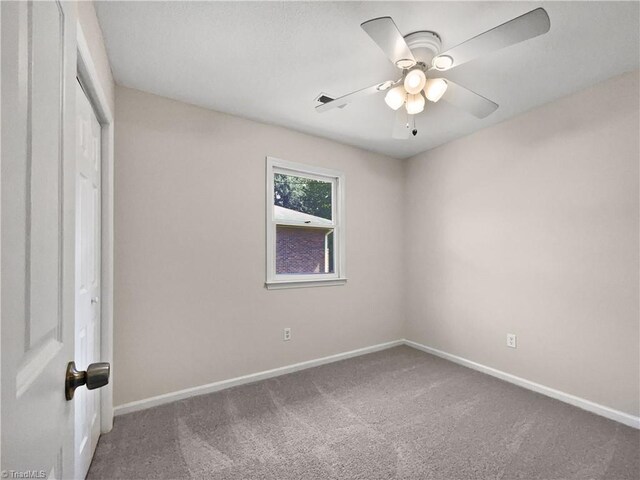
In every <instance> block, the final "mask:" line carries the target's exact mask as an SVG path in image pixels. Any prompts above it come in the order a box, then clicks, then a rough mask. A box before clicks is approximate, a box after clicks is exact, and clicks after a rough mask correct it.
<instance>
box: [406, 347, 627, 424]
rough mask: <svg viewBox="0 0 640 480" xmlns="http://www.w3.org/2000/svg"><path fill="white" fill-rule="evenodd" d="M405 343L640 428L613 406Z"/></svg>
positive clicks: (438, 351) (434, 350)
mask: <svg viewBox="0 0 640 480" xmlns="http://www.w3.org/2000/svg"><path fill="white" fill-rule="evenodd" d="M404 344H405V345H407V346H409V347H413V348H415V349H418V350H422V351H423V352H426V353H430V354H432V355H436V356H437V357H441V358H444V359H445V360H449V361H451V362H454V363H457V364H459V365H463V366H465V367H469V368H472V369H473V370H478V371H479V372H482V373H486V374H487V375H491V376H493V377H496V378H499V379H501V380H504V381H506V382H509V383H513V384H515V385H518V386H520V387H523V388H526V389H527V390H532V391H534V392H537V393H541V394H542V395H546V396H547V397H551V398H555V399H556V400H560V401H562V402H565V403H568V404H570V405H573V406H575V407H578V408H581V409H583V410H587V411H588V412H591V413H595V414H596V415H600V416H603V417H606V418H608V419H610V420H615V421H616V422H620V423H623V424H625V425H628V426H630V427H633V428H638V429H640V417H636V416H633V415H630V414H628V413H624V412H621V411H619V410H614V409H613V408H609V407H605V406H604V405H600V404H598V403H595V402H592V401H590V400H586V399H584V398H580V397H576V396H575V395H571V394H569V393H565V392H561V391H560V390H556V389H554V388H550V387H546V386H544V385H540V384H539V383H535V382H531V381H529V380H525V379H524V378H520V377H516V376H515V375H511V374H510V373H506V372H503V371H501V370H497V369H495V368H491V367H487V366H486V365H482V364H480V363H476V362H473V361H471V360H467V359H466V358H462V357H458V356H457V355H452V354H450V353H447V352H443V351H442V350H437V349H435V348H431V347H427V346H426V345H422V344H420V343H417V342H413V341H411V340H404Z"/></svg>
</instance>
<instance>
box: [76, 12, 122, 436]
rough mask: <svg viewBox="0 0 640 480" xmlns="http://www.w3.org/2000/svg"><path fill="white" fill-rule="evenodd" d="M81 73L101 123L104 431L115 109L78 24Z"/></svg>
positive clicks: (109, 401) (108, 423)
mask: <svg viewBox="0 0 640 480" xmlns="http://www.w3.org/2000/svg"><path fill="white" fill-rule="evenodd" d="M76 37H77V50H78V58H77V63H78V67H77V68H78V70H77V76H78V78H79V79H80V83H81V85H82V87H83V88H84V91H85V94H86V95H87V98H88V99H89V103H91V106H92V107H93V110H94V112H95V114H96V117H97V119H98V123H100V127H101V144H102V146H101V151H100V162H101V171H100V174H101V215H100V221H101V224H102V225H101V238H100V241H101V247H100V259H101V261H100V263H101V273H100V290H101V292H100V303H99V305H100V317H101V318H100V361H101V362H109V363H110V364H111V365H112V369H111V379H110V381H109V384H108V385H106V386H104V387H103V388H101V389H100V432H101V433H107V432H109V431H110V430H111V428H112V427H113V376H114V369H113V205H114V203H113V192H114V190H113V179H114V171H113V163H114V162H113V159H114V142H113V138H114V125H113V123H114V122H113V112H112V111H111V107H110V105H109V102H108V101H107V96H106V93H105V91H104V88H103V87H102V84H101V83H100V78H99V76H98V71H97V69H96V66H95V63H94V61H93V58H92V56H91V51H90V50H89V45H88V43H87V39H86V37H85V35H84V32H83V31H82V26H81V25H80V23H79V22H77V27H76Z"/></svg>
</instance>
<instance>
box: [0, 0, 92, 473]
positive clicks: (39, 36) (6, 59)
mask: <svg viewBox="0 0 640 480" xmlns="http://www.w3.org/2000/svg"><path fill="white" fill-rule="evenodd" d="M0 8H1V9H2V15H1V22H2V23H1V35H2V37H1V40H0V48H1V50H2V79H1V82H0V84H1V87H2V91H1V96H0V98H1V107H2V115H1V123H0V125H1V127H0V130H1V142H0V145H1V148H2V155H1V163H0V167H1V170H0V172H1V180H0V181H1V184H0V191H1V202H0V211H1V227H0V232H1V237H0V244H1V247H0V250H1V255H0V259H1V269H0V270H1V284H0V285H1V295H0V308H1V313H2V324H1V334H2V348H1V350H2V362H1V363H2V376H1V379H2V384H1V386H2V413H1V422H2V423H1V426H2V436H1V437H2V438H1V442H2V444H1V448H2V466H1V469H2V470H5V471H7V473H6V474H5V475H6V477H7V478H12V477H13V478H19V477H20V478H44V477H45V476H48V477H49V478H70V477H72V476H73V475H74V472H73V468H74V467H73V457H74V449H73V402H68V401H66V399H65V388H64V387H65V371H66V367H67V363H68V362H69V361H70V360H72V359H73V355H74V291H75V289H74V285H75V283H74V263H75V262H74V254H75V252H74V243H75V241H74V222H75V219H74V200H75V187H74V182H75V180H74V177H75V144H74V137H75V132H74V130H75V115H74V103H75V97H74V95H75V75H76V50H75V38H76V31H75V28H76V27H75V26H76V18H75V5H73V4H72V3H67V2H57V1H51V2H33V3H32V2H0ZM83 388H84V387H83ZM11 471H13V472H14V473H11ZM22 472H26V473H22Z"/></svg>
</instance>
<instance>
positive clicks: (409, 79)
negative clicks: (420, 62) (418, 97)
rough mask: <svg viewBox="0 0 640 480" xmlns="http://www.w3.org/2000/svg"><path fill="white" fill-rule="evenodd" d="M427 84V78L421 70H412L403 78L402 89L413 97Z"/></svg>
mask: <svg viewBox="0 0 640 480" xmlns="http://www.w3.org/2000/svg"><path fill="white" fill-rule="evenodd" d="M426 83H427V77H426V75H425V74H424V72H423V71H422V69H421V68H414V69H413V70H411V71H410V72H409V73H407V75H406V76H405V77H404V89H405V90H406V91H407V92H408V93H410V94H412V95H415V94H417V93H419V92H420V90H422V89H423V88H424V85H425V84H426Z"/></svg>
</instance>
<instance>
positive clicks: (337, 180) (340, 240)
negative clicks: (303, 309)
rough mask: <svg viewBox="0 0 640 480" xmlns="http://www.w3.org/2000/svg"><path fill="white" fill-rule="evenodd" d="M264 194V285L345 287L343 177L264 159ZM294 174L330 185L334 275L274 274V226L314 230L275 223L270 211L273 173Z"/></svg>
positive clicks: (290, 222)
mask: <svg viewBox="0 0 640 480" xmlns="http://www.w3.org/2000/svg"><path fill="white" fill-rule="evenodd" d="M266 163H267V170H266V174H267V175H266V177H267V189H266V190H267V195H266V225H267V232H266V233H267V235H266V239H267V265H266V267H267V268H266V270H267V279H266V282H265V286H266V287H267V288H268V289H270V290H272V289H281V288H300V287H316V286H318V287H319V286H330V285H344V284H345V283H346V281H347V277H346V267H345V251H346V249H345V247H346V243H345V208H344V191H345V177H344V174H343V173H342V172H340V171H337V170H330V169H327V168H320V167H312V166H309V165H305V164H302V163H294V162H288V161H286V160H281V159H279V158H274V157H267V162H266ZM278 173H280V174H285V175H293V176H297V177H304V178H310V179H313V180H320V181H323V182H331V185H332V191H331V209H332V213H331V219H332V221H333V225H332V226H330V228H332V229H333V238H334V251H333V270H334V272H333V273H313V274H308V275H305V274H299V275H282V274H280V275H278V274H276V226H277V225H289V226H294V227H313V226H314V225H313V223H311V224H310V223H305V222H299V221H293V220H286V221H285V220H276V218H275V215H274V208H273V190H274V188H273V187H274V175H275V174H278ZM315 226H317V227H318V228H327V225H326V224H318V225H315Z"/></svg>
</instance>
